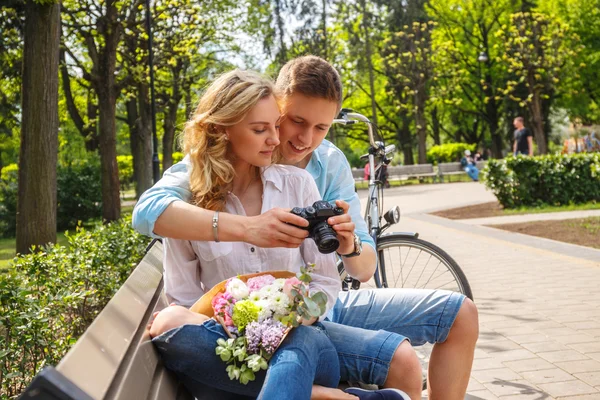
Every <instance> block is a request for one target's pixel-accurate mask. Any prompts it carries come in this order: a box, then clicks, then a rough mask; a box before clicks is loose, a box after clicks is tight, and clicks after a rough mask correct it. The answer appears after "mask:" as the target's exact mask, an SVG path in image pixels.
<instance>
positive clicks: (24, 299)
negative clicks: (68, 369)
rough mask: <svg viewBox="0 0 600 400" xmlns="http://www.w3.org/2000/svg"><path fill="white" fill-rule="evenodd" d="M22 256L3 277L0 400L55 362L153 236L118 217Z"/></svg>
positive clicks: (0, 292)
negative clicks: (64, 244)
mask: <svg viewBox="0 0 600 400" xmlns="http://www.w3.org/2000/svg"><path fill="white" fill-rule="evenodd" d="M67 238H68V241H69V244H68V245H67V246H66V247H65V246H59V245H54V246H49V247H46V248H44V249H43V251H41V252H37V253H32V254H29V255H26V256H22V257H18V258H15V259H14V261H13V264H14V265H13V266H12V268H11V270H10V271H8V272H6V273H5V274H2V275H0V332H1V334H0V358H1V359H2V360H3V362H2V363H0V376H1V377H2V379H1V381H2V387H1V388H0V397H1V398H2V399H5V398H12V397H14V396H16V395H18V394H19V393H20V392H21V391H22V390H24V388H25V387H26V386H27V385H28V384H29V382H30V381H31V379H32V378H33V376H34V375H35V374H36V373H37V372H38V371H39V370H40V369H41V368H42V367H43V366H44V365H46V364H56V363H57V362H58V361H59V360H60V359H61V358H62V357H63V356H64V355H65V354H66V352H67V351H68V350H69V348H70V347H71V345H73V344H74V343H75V341H76V340H77V338H78V337H79V336H80V335H81V334H82V333H83V332H84V331H85V329H86V328H87V326H88V325H89V324H90V323H91V322H92V321H93V320H94V318H95V317H96V315H97V314H98V313H99V312H100V310H102V308H103V307H104V306H105V305H106V303H107V302H108V301H109V300H110V298H111V297H112V296H113V295H114V293H115V292H116V291H117V289H118V288H119V287H120V286H121V285H122V284H123V282H124V281H125V280H126V279H127V277H128V276H129V274H130V272H131V270H132V269H133V268H134V267H135V265H136V264H137V263H138V262H139V260H140V259H141V257H142V255H143V252H144V248H145V246H146V244H147V239H146V238H145V237H143V236H141V235H139V234H137V233H135V232H134V231H133V229H132V228H131V224H130V221H119V222H114V223H112V224H108V225H105V226H101V227H99V228H97V229H96V230H93V231H85V230H83V229H78V231H77V232H76V233H75V234H74V235H71V236H69V235H67Z"/></svg>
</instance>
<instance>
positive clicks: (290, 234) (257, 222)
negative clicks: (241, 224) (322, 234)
mask: <svg viewBox="0 0 600 400" xmlns="http://www.w3.org/2000/svg"><path fill="white" fill-rule="evenodd" d="M290 211H291V209H289V208H287V209H285V208H273V209H271V210H269V211H267V212H266V213H264V214H261V215H257V216H256V217H249V218H248V222H247V223H246V226H245V234H244V242H247V243H252V244H253V245H256V246H258V247H265V248H266V247H288V248H297V247H299V246H300V245H301V244H302V242H303V241H304V239H306V237H307V236H308V231H307V230H304V229H301V228H298V226H301V227H307V226H308V221H307V220H305V219H304V218H302V217H299V216H297V215H295V214H292V213H291V212H290ZM294 225H296V226H294Z"/></svg>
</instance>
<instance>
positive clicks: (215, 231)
mask: <svg viewBox="0 0 600 400" xmlns="http://www.w3.org/2000/svg"><path fill="white" fill-rule="evenodd" d="M212 228H213V237H214V238H215V242H219V212H218V211H215V213H214V214H213V218H212Z"/></svg>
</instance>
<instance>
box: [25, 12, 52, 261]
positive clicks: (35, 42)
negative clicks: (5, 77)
mask: <svg viewBox="0 0 600 400" xmlns="http://www.w3.org/2000/svg"><path fill="white" fill-rule="evenodd" d="M24 36H25V44H24V48H23V78H22V82H23V84H22V85H23V86H22V93H23V96H22V106H21V109H22V113H23V114H22V123H21V151H20V154H19V189H18V190H19V192H18V202H17V252H18V253H21V254H25V253H28V252H29V249H30V247H31V246H32V245H43V244H46V243H50V242H52V243H53V242H56V163H57V158H58V58H59V54H58V53H59V47H60V4H59V3H55V2H48V1H46V2H43V3H42V2H35V1H33V0H27V1H26V2H25V35H24Z"/></svg>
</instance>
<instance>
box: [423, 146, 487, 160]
mask: <svg viewBox="0 0 600 400" xmlns="http://www.w3.org/2000/svg"><path fill="white" fill-rule="evenodd" d="M476 148H477V145H476V144H468V143H445V144H440V145H437V146H433V147H432V148H430V149H429V150H428V151H427V162H428V163H430V164H437V163H438V162H439V163H448V162H456V161H460V159H461V158H462V156H463V154H464V152H465V150H471V151H472V152H475V149H476Z"/></svg>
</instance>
